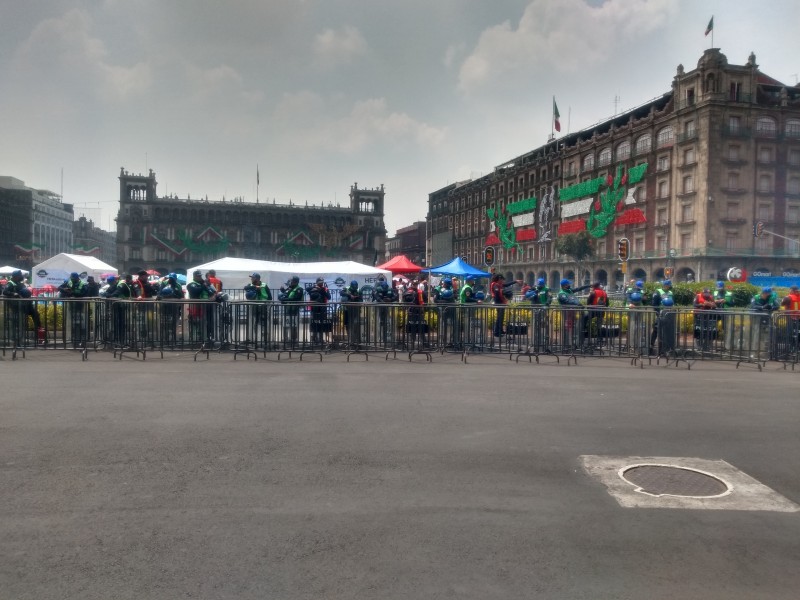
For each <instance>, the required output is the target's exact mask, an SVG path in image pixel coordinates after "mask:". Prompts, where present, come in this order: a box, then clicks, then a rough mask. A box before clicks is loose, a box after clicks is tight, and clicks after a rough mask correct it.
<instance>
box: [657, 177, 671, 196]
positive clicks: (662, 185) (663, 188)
mask: <svg viewBox="0 0 800 600" xmlns="http://www.w3.org/2000/svg"><path fill="white" fill-rule="evenodd" d="M658 197H659V198H668V197H669V181H667V180H666V179H665V180H663V181H659V182H658Z"/></svg>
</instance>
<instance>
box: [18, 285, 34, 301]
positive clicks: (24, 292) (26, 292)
mask: <svg viewBox="0 0 800 600" xmlns="http://www.w3.org/2000/svg"><path fill="white" fill-rule="evenodd" d="M19 295H20V297H21V298H30V297H31V288H26V287H24V288H20V290H19Z"/></svg>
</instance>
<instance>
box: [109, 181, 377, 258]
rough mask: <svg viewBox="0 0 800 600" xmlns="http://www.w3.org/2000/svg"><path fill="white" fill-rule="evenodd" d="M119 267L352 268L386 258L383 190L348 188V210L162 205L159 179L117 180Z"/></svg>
mask: <svg viewBox="0 0 800 600" xmlns="http://www.w3.org/2000/svg"><path fill="white" fill-rule="evenodd" d="M119 186H120V187H119V202H120V205H119V214H118V216H117V256H118V261H117V267H118V268H119V269H120V272H136V271H138V270H141V269H156V270H158V271H160V272H162V273H167V272H172V271H174V272H183V273H185V272H186V269H188V268H191V267H192V266H194V265H197V264H201V263H205V262H209V261H212V260H215V259H218V258H222V257H225V256H236V257H242V258H252V259H260V260H275V261H283V262H311V261H333V260H353V261H356V262H359V263H363V264H368V265H374V264H375V263H376V261H378V260H380V258H381V257H380V256H379V253H380V252H382V251H383V248H384V244H385V239H386V228H385V227H384V222H383V217H384V194H385V191H384V188H383V186H382V185H381V187H379V188H375V189H361V188H359V187H358V184H354V185H353V186H351V188H350V203H349V205H348V206H339V205H336V206H334V205H332V204H331V203H328V204H327V205H325V204H324V203H321V204H319V205H298V204H293V203H291V202H290V203H289V204H275V203H263V202H262V203H257V202H244V201H242V200H241V199H234V200H225V199H223V200H208V199H205V200H196V199H191V198H177V197H174V196H162V197H159V196H158V195H157V193H156V186H157V181H156V174H155V173H154V172H153V170H152V169H151V170H150V172H149V173H147V174H145V175H143V174H133V173H128V172H127V171H125V169H124V168H123V169H121V170H120V175H119Z"/></svg>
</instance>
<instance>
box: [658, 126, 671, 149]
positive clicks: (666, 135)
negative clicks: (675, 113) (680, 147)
mask: <svg viewBox="0 0 800 600" xmlns="http://www.w3.org/2000/svg"><path fill="white" fill-rule="evenodd" d="M672 141H673V132H672V126H669V127H664V129H662V130H661V131H659V132H658V135H657V136H656V145H657V146H658V147H659V148H665V147H666V146H671V145H672Z"/></svg>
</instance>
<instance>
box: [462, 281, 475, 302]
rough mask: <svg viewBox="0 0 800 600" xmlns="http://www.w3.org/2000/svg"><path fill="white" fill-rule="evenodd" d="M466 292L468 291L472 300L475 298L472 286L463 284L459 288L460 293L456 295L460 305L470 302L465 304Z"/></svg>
mask: <svg viewBox="0 0 800 600" xmlns="http://www.w3.org/2000/svg"><path fill="white" fill-rule="evenodd" d="M467 291H469V293H470V294H471V295H472V297H473V298H474V297H475V293H474V292H473V291H472V286H471V285H469V284H467V283H465V284H464V286H463V287H462V288H461V292H460V293H459V294H458V301H459V302H460V303H461V304H470V302H467Z"/></svg>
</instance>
